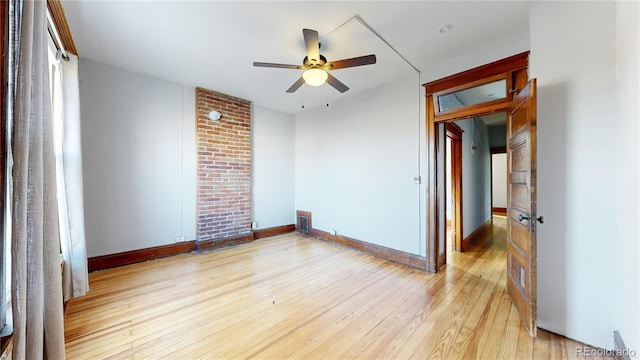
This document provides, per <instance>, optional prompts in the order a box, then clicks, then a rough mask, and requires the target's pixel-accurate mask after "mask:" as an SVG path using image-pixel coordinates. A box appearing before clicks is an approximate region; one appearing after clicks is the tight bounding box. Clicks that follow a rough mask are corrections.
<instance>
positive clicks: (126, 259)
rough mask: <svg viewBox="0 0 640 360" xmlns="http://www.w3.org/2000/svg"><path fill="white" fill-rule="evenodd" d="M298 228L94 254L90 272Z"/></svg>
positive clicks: (283, 232)
mask: <svg viewBox="0 0 640 360" xmlns="http://www.w3.org/2000/svg"><path fill="white" fill-rule="evenodd" d="M295 230H296V226H295V225H294V224H289V225H282V226H275V227H271V228H267V229H260V230H254V231H253V232H250V233H247V234H242V235H238V236H231V237H226V238H222V239H215V240H205V241H200V242H199V243H196V241H195V240H191V241H185V242H180V243H176V244H168V245H160V246H154V247H150V248H144V249H138V250H131V251H124V252H120V253H116V254H109V255H101V256H94V257H90V258H89V259H88V267H89V272H91V271H96V270H104V269H110V268H114V267H118V266H124V265H129V264H135V263H139V262H142V261H147V260H153V259H159V258H162V257H166V256H173V255H178V254H184V253H188V252H193V251H196V250H197V251H208V250H213V249H219V248H223V247H227V246H233V245H239V244H245V243H248V242H251V241H253V240H255V239H261V238H265V237H269V236H274V235H280V234H285V233H288V232H292V231H295Z"/></svg>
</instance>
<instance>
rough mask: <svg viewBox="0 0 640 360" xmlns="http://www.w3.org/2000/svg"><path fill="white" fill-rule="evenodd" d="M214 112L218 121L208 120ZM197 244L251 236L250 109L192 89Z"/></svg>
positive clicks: (236, 101)
mask: <svg viewBox="0 0 640 360" xmlns="http://www.w3.org/2000/svg"><path fill="white" fill-rule="evenodd" d="M211 110H216V111H218V112H219V113H220V114H222V117H221V118H220V120H219V121H212V120H210V119H209V117H208V115H207V114H208V113H209V111H211ZM196 129H197V130H196V136H197V146H198V160H197V163H198V165H197V166H198V199H197V204H198V240H199V241H212V240H213V241H214V242H215V241H216V240H218V239H225V238H230V237H235V236H238V235H242V234H247V233H251V107H250V102H249V101H247V100H243V99H239V98H235V97H232V96H229V95H225V94H221V93H218V92H215V91H211V90H206V89H202V88H196Z"/></svg>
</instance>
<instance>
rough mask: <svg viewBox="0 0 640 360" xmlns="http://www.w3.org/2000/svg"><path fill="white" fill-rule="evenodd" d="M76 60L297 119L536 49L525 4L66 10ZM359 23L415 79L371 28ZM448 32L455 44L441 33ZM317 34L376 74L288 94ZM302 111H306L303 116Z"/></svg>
mask: <svg viewBox="0 0 640 360" xmlns="http://www.w3.org/2000/svg"><path fill="white" fill-rule="evenodd" d="M62 5H63V7H64V10H65V12H66V16H67V20H68V22H69V27H70V28H71V32H72V35H73V38H74V40H75V43H76V46H77V48H78V52H79V53H80V57H81V58H84V59H89V60H94V61H98V62H101V63H104V64H108V65H112V66H116V67H120V68H124V69H128V70H131V71H135V72H138V73H142V74H147V75H151V76H155V77H158V78H161V79H165V80H170V81H174V82H177V83H180V84H184V85H190V86H201V87H204V88H208V89H211V90H216V91H220V92H223V93H226V94H229V95H233V96H237V97H240V98H244V99H247V100H250V101H252V102H253V103H254V104H256V105H259V106H262V107H266V108H271V109H274V110H278V111H282V112H286V113H291V114H296V113H299V112H301V111H307V110H309V109H312V108H315V107H318V106H324V105H325V104H326V103H335V102H338V101H341V100H343V99H346V98H348V97H350V96H353V95H355V94H357V93H360V92H363V91H365V90H367V89H371V88H374V87H376V86H379V85H381V84H383V83H386V82H389V81H392V80H394V79H399V78H404V77H408V76H415V77H416V83H418V81H420V83H423V82H427V81H430V80H435V79H437V78H439V77H443V76H447V75H450V74H453V73H455V72H459V71H463V70H465V69H468V68H471V67H475V66H478V65H482V64H484V63H487V62H490V61H493V60H497V59H500V58H503V57H506V56H510V55H513V54H516V53H519V52H522V51H526V50H528V48H529V22H528V21H529V20H528V19H529V7H528V3H527V2H508V1H497V2H486V1H472V2H462V1H408V2H404V1H373V2H369V1H291V2H288V1H257V2H248V1H89V0H83V1H78V0H68V1H64V0H63V1H62ZM355 15H358V16H360V17H361V18H362V19H363V20H364V21H365V22H366V23H367V24H368V25H370V26H371V28H373V30H375V31H376V32H377V33H378V34H379V35H380V36H381V37H382V38H384V39H385V40H386V41H387V42H388V43H389V44H390V45H391V46H392V47H393V48H395V49H396V50H397V51H398V53H400V54H401V55H402V56H403V57H404V58H406V59H407V60H408V61H409V62H410V63H411V64H412V65H413V66H415V67H416V68H417V69H418V70H419V71H420V72H421V74H420V79H419V80H418V78H417V72H416V71H415V70H414V69H413V68H412V67H411V66H410V65H409V64H407V62H405V61H404V60H403V59H402V58H401V57H400V56H399V55H398V54H397V53H395V52H394V51H393V50H392V49H391V48H390V47H389V46H388V45H387V44H385V43H384V42H383V41H382V40H380V39H379V38H378V37H377V36H376V35H375V34H374V33H373V32H371V31H370V30H369V29H367V28H366V27H365V26H364V25H363V24H361V23H360V22H358V21H357V20H355V19H353V17H354V16H355ZM443 25H452V26H453V29H452V30H451V31H449V32H447V33H444V34H442V33H440V32H439V31H438V30H439V29H440V27H442V26H443ZM303 28H310V29H314V30H317V31H318V33H319V36H320V42H321V44H322V45H321V46H322V48H321V51H320V52H321V53H322V54H323V55H325V56H326V57H327V59H328V60H329V61H332V60H340V59H344V58H350V57H356V56H362V55H368V54H372V53H373V54H376V56H377V59H378V62H377V64H375V65H369V66H362V67H356V68H349V69H340V70H335V71H333V72H332V74H333V75H334V76H335V77H337V78H338V79H339V80H341V81H342V82H344V83H345V84H346V85H347V86H349V87H350V88H351V89H350V90H349V91H347V92H346V93H344V94H340V93H339V92H337V91H336V90H335V89H333V88H331V87H330V86H328V85H324V86H321V87H318V88H313V87H310V86H308V85H303V86H302V87H301V88H300V89H299V90H298V91H297V92H296V93H294V94H287V93H285V91H286V89H288V88H289V86H291V84H293V82H294V81H296V80H297V79H298V78H299V77H300V76H301V73H302V71H301V70H289V69H272V68H255V67H253V66H252V63H253V62H254V61H261V62H275V63H285V64H296V65H297V64H301V63H302V59H303V57H304V56H305V52H306V50H305V46H304V41H303V38H302V29H303ZM302 105H305V106H304V110H303V109H302Z"/></svg>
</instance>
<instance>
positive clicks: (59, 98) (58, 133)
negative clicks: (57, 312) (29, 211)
mask: <svg viewBox="0 0 640 360" xmlns="http://www.w3.org/2000/svg"><path fill="white" fill-rule="evenodd" d="M68 56H69V59H68V60H66V59H63V58H62V57H61V56H60V52H58V55H57V56H56V57H55V60H54V62H53V64H52V69H53V70H52V71H53V74H52V77H51V78H52V84H51V85H52V86H51V89H52V96H53V97H52V105H53V123H54V126H53V127H54V140H55V141H54V143H55V154H56V175H57V176H56V182H57V185H58V192H57V195H58V216H59V227H60V248H61V250H62V258H63V259H64V271H63V278H62V283H63V294H64V300H65V301H66V300H69V299H71V298H74V297H78V296H82V295H84V294H86V293H87V291H88V290H89V278H88V268H87V250H86V242H85V232H84V200H83V186H82V151H81V140H80V95H79V83H78V57H77V56H75V55H73V54H69V55H68Z"/></svg>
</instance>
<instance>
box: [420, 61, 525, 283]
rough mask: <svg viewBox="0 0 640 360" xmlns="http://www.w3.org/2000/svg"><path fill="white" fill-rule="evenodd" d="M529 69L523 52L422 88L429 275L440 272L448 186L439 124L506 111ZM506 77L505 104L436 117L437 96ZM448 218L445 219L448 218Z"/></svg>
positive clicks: (496, 103) (473, 107) (483, 104)
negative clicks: (440, 242)
mask: <svg viewBox="0 0 640 360" xmlns="http://www.w3.org/2000/svg"><path fill="white" fill-rule="evenodd" d="M528 66H529V52H528V51H526V52H523V53H520V54H517V55H514V56H510V57H508V58H505V59H502V60H498V61H494V62H492V63H489V64H486V65H482V66H479V67H476V68H473V69H470V70H467V71H463V72H461V73H458V74H455V75H451V76H448V77H445V78H442V79H439V80H435V81H431V82H428V83H425V84H423V85H422V86H424V88H425V96H426V102H425V110H426V127H425V129H426V141H427V148H426V153H427V154H426V159H427V160H426V161H427V164H426V169H427V199H426V200H427V206H426V225H427V236H426V261H427V264H426V268H427V270H428V271H429V272H433V273H435V272H437V271H438V253H439V248H438V247H439V245H438V239H439V236H440V235H441V231H442V229H440V227H441V226H440V224H439V223H438V217H439V216H440V215H441V212H442V211H443V210H444V209H441V208H440V207H439V206H438V199H439V198H441V197H442V192H443V190H444V187H445V186H446V184H441V183H440V182H439V181H438V179H437V175H438V171H442V170H441V168H442V164H438V158H437V150H438V136H437V130H438V129H437V124H439V123H441V122H445V123H446V122H451V121H454V120H463V119H469V118H473V117H477V116H482V115H489V114H493V113H496V112H501V111H507V109H508V108H509V104H510V103H511V100H512V98H513V93H515V92H517V91H520V90H521V89H522V88H523V87H524V86H525V85H526V84H527V81H528V78H529V76H528V73H527V68H528ZM496 77H503V78H504V79H506V80H507V84H509V85H510V87H508V90H509V91H508V92H507V96H506V98H505V99H504V100H503V101H491V102H490V103H480V104H476V105H472V106H465V107H463V108H460V111H449V112H447V113H444V114H441V115H437V112H436V110H437V96H436V94H437V93H443V92H447V91H448V90H451V89H453V88H455V89H462V88H469V87H473V86H476V85H478V84H479V83H483V81H484V82H486V80H487V79H495V78H496ZM445 216H446V215H445Z"/></svg>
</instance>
